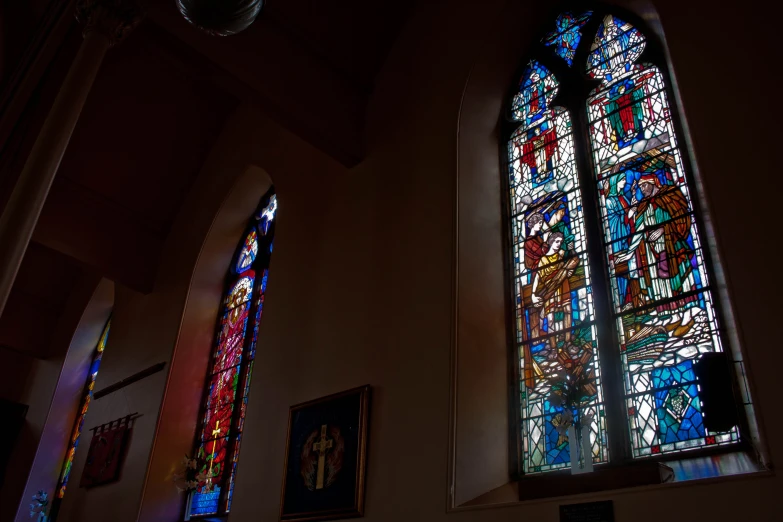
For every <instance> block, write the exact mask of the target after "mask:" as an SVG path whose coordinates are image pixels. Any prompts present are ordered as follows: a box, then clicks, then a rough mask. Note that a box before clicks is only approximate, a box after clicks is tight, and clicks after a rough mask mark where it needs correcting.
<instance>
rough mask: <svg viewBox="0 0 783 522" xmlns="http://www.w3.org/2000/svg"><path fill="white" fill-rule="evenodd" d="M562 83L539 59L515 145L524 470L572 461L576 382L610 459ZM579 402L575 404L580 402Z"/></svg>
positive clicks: (524, 91) (522, 95)
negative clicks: (567, 399)
mask: <svg viewBox="0 0 783 522" xmlns="http://www.w3.org/2000/svg"><path fill="white" fill-rule="evenodd" d="M557 91H558V82H557V79H556V78H555V77H554V76H553V75H552V73H551V72H550V71H549V70H548V69H547V68H545V67H544V66H543V65H541V64H540V63H538V62H535V61H532V62H530V64H529V65H528V67H527V68H526V69H525V71H524V73H523V74H522V79H521V81H520V87H519V93H518V94H517V95H515V97H514V100H513V103H512V112H513V114H512V118H513V119H514V120H516V121H518V122H519V123H520V124H519V127H518V128H517V130H516V131H515V132H514V133H513V134H512V136H511V140H510V141H509V143H508V161H509V176H510V177H509V188H510V191H511V193H510V206H511V212H512V216H511V221H512V236H513V254H514V279H515V282H514V292H515V299H516V304H515V310H516V343H517V346H518V347H519V353H520V362H521V375H522V383H521V406H522V412H521V414H522V419H523V420H522V440H523V453H524V468H525V471H526V472H539V471H547V470H552V469H557V468H564V467H567V466H569V465H570V453H569V451H570V449H569V442H568V436H567V435H566V434H564V432H563V431H562V430H558V429H557V428H558V426H559V425H561V424H562V421H563V419H564V416H565V415H566V411H565V408H564V407H563V406H562V404H561V400H562V398H563V394H564V393H565V391H564V389H565V386H566V384H567V383H568V382H574V381H577V380H579V383H580V387H581V393H582V394H583V395H584V396H585V397H586V399H585V400H584V403H583V404H582V407H581V408H574V409H573V411H572V412H571V414H572V415H574V416H579V415H590V416H592V417H593V420H592V421H591V422H590V423H589V424H590V430H591V433H590V440H591V442H592V454H593V455H592V456H593V459H594V461H596V462H604V461H606V460H607V450H606V434H605V415H604V408H603V400H602V390H601V378H600V370H599V365H598V344H597V339H596V331H595V324H594V321H595V317H594V310H593V295H592V288H591V281H590V269H589V263H588V254H587V249H586V238H585V230H584V229H585V225H584V218H583V207H582V196H581V191H580V187H579V179H578V177H577V172H576V162H575V158H574V142H573V129H572V123H571V118H570V116H569V114H568V111H566V110H565V109H563V108H561V107H556V106H553V101H554V98H555V96H556V95H557ZM574 406H575V405H574Z"/></svg>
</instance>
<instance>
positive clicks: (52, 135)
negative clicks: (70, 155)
mask: <svg viewBox="0 0 783 522" xmlns="http://www.w3.org/2000/svg"><path fill="white" fill-rule="evenodd" d="M141 17H142V16H141V11H140V10H139V9H138V8H137V7H136V6H135V4H134V3H133V0H78V1H77V3H76V18H77V19H78V20H79V21H80V22H82V23H83V24H84V32H83V34H84V41H83V42H82V45H81V47H80V48H79V52H78V54H77V55H76V58H75V59H74V61H73V64H71V69H70V70H69V71H68V75H67V76H66V77H65V81H64V82H63V84H62V87H61V88H60V92H59V93H58V94H57V98H56V99H55V101H54V105H52V109H51V111H50V112H49V115H48V116H47V118H46V121H45V122H44V124H43V127H41V132H40V134H39V135H38V138H37V139H36V141H35V144H34V145H33V148H32V150H31V151H30V155H29V156H28V158H27V162H26V163H25V165H24V168H23V169H22V173H21V174H20V175H19V179H18V180H17V182H16V185H15V186H14V189H13V192H12V193H11V197H10V198H9V200H8V205H7V206H6V207H5V209H4V210H3V214H2V216H0V315H2V313H3V309H4V308H5V304H6V302H7V300H8V295H9V293H10V292H11V288H12V286H13V284H14V279H16V274H17V272H18V271H19V266H20V265H21V264H22V258H23V257H24V253H25V251H26V250H27V245H28V244H29V242H30V238H31V237H32V235H33V230H35V225H36V223H38V217H39V216H40V214H41V209H43V205H44V202H45V201H46V197H47V195H48V194H49V189H50V188H51V186H52V181H54V176H55V174H57V169H58V168H59V167H60V161H61V160H62V157H63V154H64V153H65V149H66V147H67V146H68V142H69V141H70V139H71V135H72V134H73V129H74V127H76V122H77V121H78V120H79V115H80V114H81V112H82V107H84V102H85V100H86V99H87V95H88V94H89V92H90V89H91V88H92V84H93V82H94V81H95V77H96V75H97V74H98V69H99V68H100V66H101V62H102V61H103V57H104V55H105V54H106V51H107V50H108V49H109V48H110V47H111V46H112V45H114V44H116V43H117V42H119V41H120V40H122V39H123V38H124V37H125V36H126V35H127V34H128V33H129V32H130V31H132V30H133V28H134V27H135V26H136V25H138V23H139V22H140V21H141Z"/></svg>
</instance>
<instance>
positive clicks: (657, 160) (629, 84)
mask: <svg viewBox="0 0 783 522" xmlns="http://www.w3.org/2000/svg"><path fill="white" fill-rule="evenodd" d="M645 45H646V40H645V38H644V36H643V35H642V34H641V32H639V30H638V29H636V28H635V27H633V26H632V25H631V24H629V23H627V22H625V21H623V20H621V19H620V18H618V17H616V16H613V15H607V16H606V17H605V18H604V19H603V21H602V22H601V25H600V26H599V28H598V34H597V35H596V38H595V40H594V42H593V44H592V46H591V48H590V55H589V58H588V64H587V71H588V74H589V75H590V76H591V77H593V78H595V79H600V80H601V84H600V86H599V87H597V88H596V89H595V90H594V91H593V92H592V93H591V95H590V97H589V98H588V100H587V108H588V111H587V112H588V124H589V128H590V144H591V148H592V152H593V165H594V169H595V179H596V184H597V188H598V191H599V194H600V196H599V198H598V199H599V202H600V206H601V213H602V223H603V228H604V242H605V250H606V256H607V263H608V267H609V278H610V281H611V287H612V292H611V295H612V303H613V305H614V307H613V312H614V316H615V321H616V329H617V332H618V334H619V337H620V339H619V343H620V351H621V354H622V355H621V358H622V364H623V371H624V382H625V393H626V404H627V407H628V420H629V423H630V431H631V443H632V447H633V452H634V456H642V455H651V454H660V453H671V452H676V451H679V450H683V449H689V448H694V447H699V446H704V445H707V444H708V441H707V438H708V437H710V441H715V442H714V443H721V442H730V441H736V440H737V438H738V433H737V429H736V428H734V429H733V430H732V431H730V432H727V433H711V432H709V431H708V430H706V429H705V427H704V423H703V419H702V414H701V411H700V400H699V394H698V385H697V383H696V376H695V374H694V372H693V363H694V361H696V360H697V359H698V358H699V356H700V355H701V354H703V353H707V352H716V351H722V349H723V348H722V346H721V340H720V335H719V330H718V319H717V315H716V312H715V307H714V303H713V297H712V292H711V291H710V281H709V278H708V274H707V270H706V264H705V262H704V251H703V248H702V242H701V238H700V234H699V227H698V225H697V223H696V219H695V216H694V209H693V205H692V197H691V193H690V187H689V184H688V182H687V180H686V178H685V169H684V166H683V159H682V154H681V151H680V146H679V142H678V139H677V133H676V131H675V129H674V125H673V122H672V111H671V107H670V105H669V101H668V96H667V93H666V89H665V84H664V77H663V74H662V73H661V72H660V70H659V69H658V68H657V67H656V66H654V65H651V64H644V63H642V64H637V63H636V61H637V60H638V59H639V57H640V56H641V54H642V52H643V50H644V47H645Z"/></svg>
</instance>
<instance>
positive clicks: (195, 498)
mask: <svg viewBox="0 0 783 522" xmlns="http://www.w3.org/2000/svg"><path fill="white" fill-rule="evenodd" d="M219 502H220V486H215V487H213V488H212V490H211V491H204V492H200V491H194V492H193V493H192V498H191V501H190V516H199V515H214V514H215V513H217V512H218V504H219Z"/></svg>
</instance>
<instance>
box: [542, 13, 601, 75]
mask: <svg viewBox="0 0 783 522" xmlns="http://www.w3.org/2000/svg"><path fill="white" fill-rule="evenodd" d="M592 14H593V13H592V11H587V12H585V13H582V14H579V15H574V14H573V13H570V12H566V13H563V14H561V15H560V16H558V17H557V19H556V20H555V26H556V29H555V30H554V31H552V32H551V33H549V34H548V35H546V37H545V38H544V40H543V41H544V45H546V46H547V47H554V51H555V54H557V55H558V56H559V57H560V58H562V59H563V60H565V61H566V63H567V64H568V65H569V66H571V65H573V63H574V56H575V55H576V48H577V47H579V41H580V40H581V39H582V32H581V31H580V29H581V28H582V26H583V25H585V24H586V23H587V21H588V20H589V19H590V15H592Z"/></svg>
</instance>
